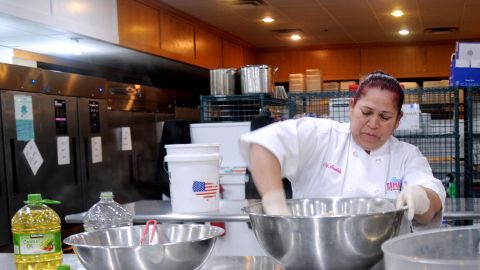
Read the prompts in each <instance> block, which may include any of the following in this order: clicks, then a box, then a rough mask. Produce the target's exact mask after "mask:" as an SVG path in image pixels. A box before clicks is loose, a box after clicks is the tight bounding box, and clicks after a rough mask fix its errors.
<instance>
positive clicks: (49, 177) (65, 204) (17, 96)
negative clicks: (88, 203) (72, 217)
mask: <svg viewBox="0 0 480 270" xmlns="http://www.w3.org/2000/svg"><path fill="white" fill-rule="evenodd" d="M1 104H2V122H3V124H2V131H3V147H4V153H5V157H6V158H5V166H6V168H5V169H6V170H5V172H6V180H7V181H6V182H7V188H8V194H9V195H8V199H9V208H10V215H11V216H12V215H13V214H14V213H15V212H16V211H17V210H18V209H20V208H21V207H22V206H23V205H24V203H23V201H24V200H25V199H26V198H27V195H28V194H29V193H41V194H42V196H43V197H45V198H50V199H55V200H60V201H61V202H62V203H61V204H59V205H53V206H52V208H54V209H55V210H56V211H57V212H58V213H59V215H60V216H62V217H63V216H64V215H66V214H69V213H75V212H78V211H81V210H82V208H83V207H82V198H81V196H80V194H81V193H82V186H81V180H80V177H79V168H78V163H77V160H78V158H79V156H78V135H77V134H78V130H77V100H76V98H74V97H66V96H56V95H46V94H42V93H27V92H18V91H6V90H3V91H2V93H1ZM30 113H31V116H30V117H29V116H27V117H23V116H22V114H30ZM30 141H33V142H34V143H35V145H36V147H37V148H38V155H39V159H41V160H43V161H42V162H41V164H40V165H39V167H38V168H37V169H36V170H35V166H33V165H31V163H30V162H29V157H28V156H27V153H26V151H27V150H29V149H28V147H29V146H28V145H27V144H28V143H29V142H30ZM62 143H63V146H62V147H63V150H64V151H65V153H66V156H64V158H63V160H61V157H59V155H58V153H57V150H58V148H59V147H60V144H62ZM36 162H40V161H39V160H36Z"/></svg>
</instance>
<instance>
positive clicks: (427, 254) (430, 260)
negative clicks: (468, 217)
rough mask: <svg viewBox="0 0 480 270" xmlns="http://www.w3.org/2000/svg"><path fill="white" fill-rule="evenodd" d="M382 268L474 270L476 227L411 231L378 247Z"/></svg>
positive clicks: (478, 248)
mask: <svg viewBox="0 0 480 270" xmlns="http://www.w3.org/2000/svg"><path fill="white" fill-rule="evenodd" d="M382 250H383V252H384V254H385V269H387V270H396V269H401V270H404V269H408V270H417V269H418V270H424V269H429V270H447V269H448V270H450V269H462V270H474V269H475V270H478V269H480V227H479V226H462V227H453V228H442V229H435V230H427V231H420V232H415V233H412V234H408V235H402V236H399V237H396V238H394V239H390V240H388V241H386V242H385V243H384V244H383V245H382Z"/></svg>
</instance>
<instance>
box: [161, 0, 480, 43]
mask: <svg viewBox="0 0 480 270" xmlns="http://www.w3.org/2000/svg"><path fill="white" fill-rule="evenodd" d="M161 2H163V3H165V4H167V5H169V6H172V7H174V8H176V9H178V10H181V11H183V12H185V13H187V14H189V15H191V16H193V17H196V18H198V19H200V20H202V21H204V22H207V23H208V24H210V25H213V26H215V27H217V28H219V29H221V30H224V31H226V32H229V33H231V34H233V35H235V36H238V37H239V38H241V39H243V40H245V41H247V42H249V43H251V44H252V45H254V46H256V47H278V46H311V45H325V44H361V43H378V42H381V43H383V42H404V41H425V40H461V39H469V40H470V39H475V38H480V1H479V0H403V1H400V0H161ZM256 2H260V3H263V5H253V4H252V3H256ZM394 9H401V10H403V12H404V13H405V15H404V16H402V17H400V18H394V17H393V16H391V15H390V13H391V11H392V10H394ZM265 15H270V16H272V17H274V18H275V22H273V23H271V24H265V23H262V22H260V19H261V18H262V17H263V16H265ZM432 27H435V28H438V27H442V28H443V27H457V28H458V30H459V31H458V32H455V33H446V34H445V33H442V34H438V33H437V34H431V33H426V32H425V29H427V28H432ZM402 28H407V29H409V31H410V32H411V34H410V35H409V36H400V35H398V31H399V30H400V29H402ZM278 29H301V30H302V32H303V33H304V36H305V38H304V39H303V40H301V41H299V42H293V41H291V40H289V39H288V38H287V37H285V36H283V35H278V34H276V33H275V32H272V30H278Z"/></svg>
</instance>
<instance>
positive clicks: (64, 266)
mask: <svg viewBox="0 0 480 270" xmlns="http://www.w3.org/2000/svg"><path fill="white" fill-rule="evenodd" d="M57 270H70V265H68V264H62V265H59V266H57Z"/></svg>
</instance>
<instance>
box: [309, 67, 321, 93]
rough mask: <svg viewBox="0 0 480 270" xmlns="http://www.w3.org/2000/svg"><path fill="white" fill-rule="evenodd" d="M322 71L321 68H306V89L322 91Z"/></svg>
mask: <svg viewBox="0 0 480 270" xmlns="http://www.w3.org/2000/svg"><path fill="white" fill-rule="evenodd" d="M322 82H323V81H322V72H321V71H320V69H307V70H306V90H307V91H312V92H314V91H321V90H322Z"/></svg>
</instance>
